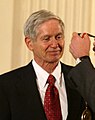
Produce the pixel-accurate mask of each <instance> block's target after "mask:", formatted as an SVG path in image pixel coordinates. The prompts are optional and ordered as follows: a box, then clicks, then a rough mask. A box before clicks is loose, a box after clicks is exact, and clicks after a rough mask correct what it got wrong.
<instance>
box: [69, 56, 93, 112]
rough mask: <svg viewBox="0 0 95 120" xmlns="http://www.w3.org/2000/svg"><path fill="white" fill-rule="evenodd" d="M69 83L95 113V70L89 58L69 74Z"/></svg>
mask: <svg viewBox="0 0 95 120" xmlns="http://www.w3.org/2000/svg"><path fill="white" fill-rule="evenodd" d="M68 77H69V82H70V84H71V85H72V86H73V88H75V89H76V90H78V92H79V93H80V94H81V95H82V97H83V98H84V99H85V100H86V101H87V102H88V104H89V106H90V107H91V108H92V110H93V111H94V112H95V68H94V67H93V65H92V63H91V61H90V59H89V58H86V59H84V60H82V62H80V63H79V64H78V65H76V66H75V67H74V68H72V69H71V71H70V73H69V74H68Z"/></svg>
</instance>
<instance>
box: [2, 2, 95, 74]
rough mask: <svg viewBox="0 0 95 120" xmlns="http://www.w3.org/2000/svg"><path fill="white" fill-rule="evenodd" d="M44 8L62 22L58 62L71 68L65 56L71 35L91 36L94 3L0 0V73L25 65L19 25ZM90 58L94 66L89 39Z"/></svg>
mask: <svg viewBox="0 0 95 120" xmlns="http://www.w3.org/2000/svg"><path fill="white" fill-rule="evenodd" d="M40 9H47V10H50V11H52V12H54V13H55V14H56V15H58V16H59V17H60V18H61V19H62V20H63V22H64V23H65V50H64V55H63V57H62V59H61V60H62V61H63V62H64V63H66V64H69V65H75V60H74V59H73V57H72V55H71V54H70V53H69V44H70V41H71V37H72V33H73V32H74V31H76V32H89V33H91V34H94V35H95V0H0V74H2V73H5V72H8V71H10V70H13V69H16V68H18V67H20V66H23V65H26V64H27V63H28V62H29V61H30V60H31V59H32V58H33V55H32V53H31V52H30V51H29V50H28V48H27V47H26V45H25V42H24V34H23V25H24V23H25V21H26V19H27V18H28V16H29V15H30V14H31V13H33V12H34V11H37V10H40ZM91 41H92V42H91V51H90V57H91V60H92V63H93V64H95V56H94V52H93V51H92V48H93V47H92V44H93V41H94V39H91Z"/></svg>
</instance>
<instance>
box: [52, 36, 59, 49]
mask: <svg viewBox="0 0 95 120" xmlns="http://www.w3.org/2000/svg"><path fill="white" fill-rule="evenodd" d="M51 47H53V48H56V47H58V41H57V40H56V39H55V38H52V39H51Z"/></svg>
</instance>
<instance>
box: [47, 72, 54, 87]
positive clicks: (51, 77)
mask: <svg viewBox="0 0 95 120" xmlns="http://www.w3.org/2000/svg"><path fill="white" fill-rule="evenodd" d="M47 81H48V83H49V84H50V85H54V83H55V77H54V76H53V75H51V74H50V75H49V77H48V79H47Z"/></svg>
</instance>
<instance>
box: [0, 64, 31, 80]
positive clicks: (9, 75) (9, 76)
mask: <svg viewBox="0 0 95 120" xmlns="http://www.w3.org/2000/svg"><path fill="white" fill-rule="evenodd" d="M30 69H32V64H31V62H30V63H29V64H27V65H25V66H22V67H19V68H17V69H14V70H12V71H9V72H6V73H4V74H1V75H0V82H4V81H9V80H15V79H17V78H19V77H21V76H22V74H24V73H25V72H28V71H29V70H30Z"/></svg>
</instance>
